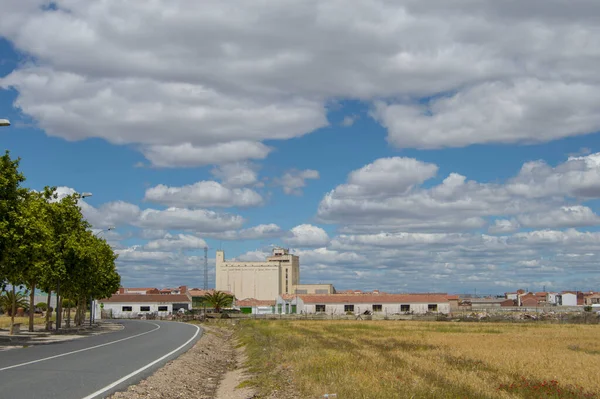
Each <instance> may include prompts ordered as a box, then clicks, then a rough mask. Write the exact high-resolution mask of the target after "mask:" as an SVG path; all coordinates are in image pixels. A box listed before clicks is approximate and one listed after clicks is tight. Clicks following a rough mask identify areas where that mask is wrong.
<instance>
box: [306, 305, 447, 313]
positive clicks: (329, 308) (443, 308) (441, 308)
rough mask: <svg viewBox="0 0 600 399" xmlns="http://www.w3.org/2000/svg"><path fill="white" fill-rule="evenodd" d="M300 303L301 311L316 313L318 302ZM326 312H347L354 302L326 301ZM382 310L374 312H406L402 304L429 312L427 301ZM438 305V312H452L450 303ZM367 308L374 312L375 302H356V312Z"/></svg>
mask: <svg viewBox="0 0 600 399" xmlns="http://www.w3.org/2000/svg"><path fill="white" fill-rule="evenodd" d="M298 305H299V311H304V312H305V313H316V307H317V305H318V304H313V303H309V304H303V305H301V304H300V303H299V304H298ZM323 305H325V313H326V314H345V313H346V312H345V310H344V309H345V305H352V304H329V303H325V304H323ZM381 305H382V310H381V312H374V313H378V314H402V313H404V312H402V311H401V305H409V306H410V310H409V311H410V312H413V313H415V314H424V313H427V312H428V305H429V304H427V303H411V304H399V303H398V304H389V303H388V304H381ZM435 305H437V313H444V314H447V313H450V304H449V303H438V304H435ZM366 310H369V311H371V312H373V304H367V303H357V304H354V314H359V313H364V312H365V311H366Z"/></svg>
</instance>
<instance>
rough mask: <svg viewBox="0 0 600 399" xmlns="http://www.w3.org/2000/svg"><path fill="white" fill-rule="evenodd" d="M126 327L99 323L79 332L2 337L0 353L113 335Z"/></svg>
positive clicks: (0, 339)
mask: <svg viewBox="0 0 600 399" xmlns="http://www.w3.org/2000/svg"><path fill="white" fill-rule="evenodd" d="M123 328H124V327H123V325H121V324H118V323H104V322H103V323H99V325H98V326H97V327H96V328H92V329H89V328H87V329H80V330H77V332H75V331H73V332H71V331H61V332H59V333H51V332H40V333H38V334H35V333H34V334H31V333H30V334H27V335H0V351H3V350H10V349H18V348H22V347H29V346H39V345H52V344H58V343H61V342H69V341H74V340H77V339H81V338H85V337H89V336H94V335H101V334H107V333H111V332H113V331H119V330H122V329H123Z"/></svg>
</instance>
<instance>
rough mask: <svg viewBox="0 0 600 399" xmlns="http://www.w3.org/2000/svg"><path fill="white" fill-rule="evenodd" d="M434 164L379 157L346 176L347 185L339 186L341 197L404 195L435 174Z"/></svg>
mask: <svg viewBox="0 0 600 399" xmlns="http://www.w3.org/2000/svg"><path fill="white" fill-rule="evenodd" d="M437 170H438V167H437V166H436V165H434V164H430V163H425V162H421V161H418V160H416V159H413V158H401V157H394V158H379V159H377V160H375V162H373V163H370V164H368V165H366V166H364V167H362V168H360V169H358V170H355V171H353V172H351V173H350V174H349V175H348V183H347V184H343V185H341V186H338V187H337V188H336V193H337V194H338V195H339V196H340V197H374V196H381V195H386V194H397V193H400V194H401V193H403V192H406V191H407V190H410V189H411V188H412V187H414V185H416V184H420V183H423V182H424V181H426V180H428V179H430V178H432V177H434V176H435V174H436V173H437Z"/></svg>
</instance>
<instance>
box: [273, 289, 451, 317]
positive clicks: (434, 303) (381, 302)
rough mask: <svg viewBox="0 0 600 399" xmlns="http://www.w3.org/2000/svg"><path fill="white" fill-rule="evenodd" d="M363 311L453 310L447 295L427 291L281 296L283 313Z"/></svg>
mask: <svg viewBox="0 0 600 399" xmlns="http://www.w3.org/2000/svg"><path fill="white" fill-rule="evenodd" d="M294 311H296V312H297V313H308V314H312V313H326V314H347V313H351V314H361V313H364V312H371V313H375V314H377V313H379V314H407V313H414V314H425V313H443V314H448V313H450V302H449V301H448V298H447V295H427V294H372V293H371V294H331V295H285V296H282V295H280V296H279V297H278V298H277V309H276V312H277V313H279V312H281V313H295V312H294Z"/></svg>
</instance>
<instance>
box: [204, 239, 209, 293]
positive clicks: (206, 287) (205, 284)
mask: <svg viewBox="0 0 600 399" xmlns="http://www.w3.org/2000/svg"><path fill="white" fill-rule="evenodd" d="M207 289H208V247H204V290H205V291H206V290H207Z"/></svg>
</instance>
